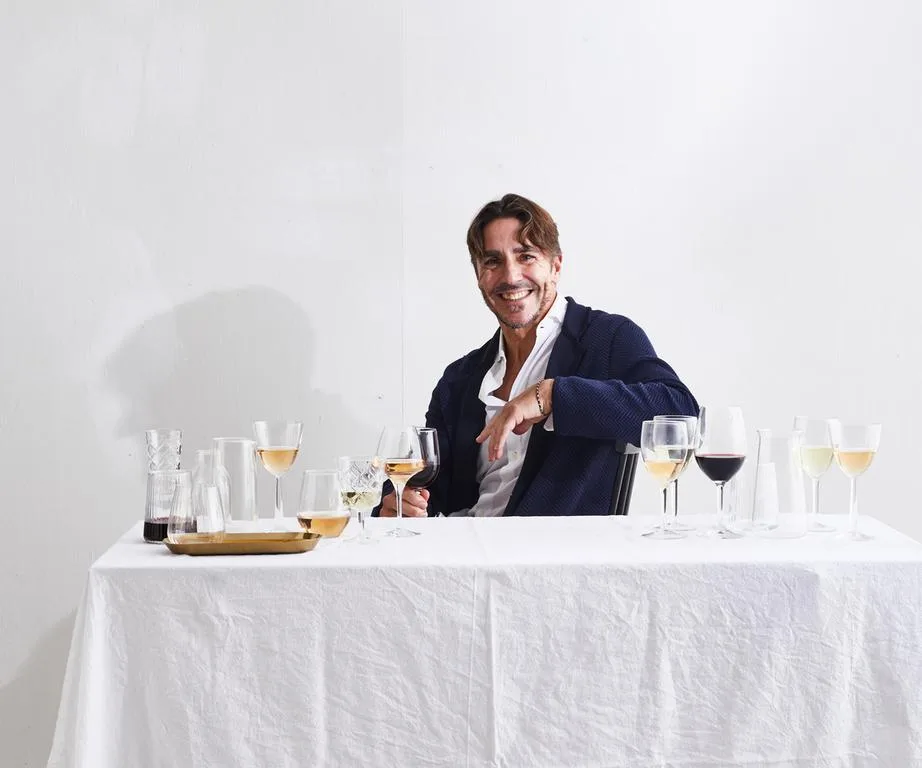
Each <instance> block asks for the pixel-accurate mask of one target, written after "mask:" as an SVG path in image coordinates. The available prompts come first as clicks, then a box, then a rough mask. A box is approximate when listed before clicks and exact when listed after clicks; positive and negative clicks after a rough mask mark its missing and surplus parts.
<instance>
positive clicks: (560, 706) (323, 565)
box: [50, 517, 922, 768]
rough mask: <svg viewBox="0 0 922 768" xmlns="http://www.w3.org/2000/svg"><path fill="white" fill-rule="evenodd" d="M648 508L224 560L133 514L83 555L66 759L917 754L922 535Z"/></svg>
mask: <svg viewBox="0 0 922 768" xmlns="http://www.w3.org/2000/svg"><path fill="white" fill-rule="evenodd" d="M837 521H841V520H840V519H837ZM647 522H649V521H644V520H641V519H632V518H627V519H623V518H611V517H592V518H533V519H522V518H499V519H469V518H460V519H454V518H452V519H438V520H420V521H411V522H410V523H408V524H410V525H414V526H416V527H418V528H419V529H421V530H424V531H425V534H424V535H423V536H417V537H414V538H411V539H388V540H386V541H384V542H382V543H380V544H378V545H377V546H360V545H356V544H350V543H338V542H332V541H324V542H322V543H321V546H319V547H318V548H317V549H316V550H315V551H313V552H310V553H305V554H302V555H283V556H275V557H266V556H263V557H223V558H190V557H182V556H175V555H171V554H170V553H169V552H168V551H167V550H166V549H165V548H164V547H162V546H158V545H151V544H145V543H142V542H141V541H140V538H141V533H140V527H138V528H137V529H134V530H132V531H130V532H129V533H128V534H126V536H125V537H124V538H123V539H121V540H120V541H119V542H117V543H116V544H115V545H114V546H113V547H112V548H111V549H110V550H109V551H108V552H107V553H106V554H105V555H103V556H102V557H101V558H100V559H99V560H98V561H97V562H96V563H95V564H94V565H93V566H92V568H91V569H90V572H89V577H88V583H87V589H86V593H85V599H84V603H83V605H82V608H81V610H80V611H79V615H78V619H77V625H76V628H75V632H74V640H73V645H72V649H71V655H70V659H69V662H68V667H67V676H66V680H65V687H64V693H63V697H62V702H61V709H60V713H59V718H58V724H57V730H56V733H55V741H54V747H53V750H52V756H51V761H50V765H52V766H85V767H86V768H143V767H145V766H168V767H169V768H193V767H196V766H253V767H258V768H279V767H282V766H350V767H351V766H374V767H375V768H385V767H386V766H405V767H407V768H418V767H419V768H423V767H428V766H451V767H452V768H454V767H456V766H457V767H461V766H465V767H468V768H473V767H476V766H502V767H504V768H505V767H509V768H525V767H527V766H547V767H548V768H550V767H553V768H581V767H585V768H589V766H594V767H600V766H630V768H646V767H647V766H657V767H658V768H661V767H663V766H675V767H677V768H711V767H712V766H713V767H717V766H720V767H721V768H729V766H746V767H747V768H768V767H769V766H770V767H771V768H780V767H781V766H785V767H790V768H795V767H796V768H807V767H808V766H817V767H819V766H822V767H823V768H833V767H836V768H838V767H839V766H843V767H844V766H861V767H864V766H886V767H887V768H909V767H910V766H919V765H922V733H920V727H922V547H920V546H919V545H918V544H916V543H915V542H913V541H912V540H910V539H908V538H906V537H904V536H902V535H900V534H898V533H896V532H895V531H893V530H892V529H889V528H887V527H886V526H884V525H883V524H881V523H878V522H876V521H874V520H869V519H866V520H864V521H863V528H864V530H865V531H867V532H868V533H871V534H873V535H875V537H876V538H875V540H874V541H871V542H867V543H861V544H858V543H848V542H837V541H833V540H832V539H830V538H829V537H828V536H821V535H815V536H811V537H807V538H803V539H798V540H787V541H765V540H759V539H754V538H747V539H744V540H741V541H711V540H707V539H702V538H689V539H686V540H683V541H677V542H673V541H669V542H656V541H649V540H646V539H641V538H640V537H639V536H638V532H639V530H641V529H642V528H643V527H644V525H645V524H646V523H647ZM373 523H374V524H375V525H377V526H379V527H386V526H388V525H390V523H389V522H388V521H373Z"/></svg>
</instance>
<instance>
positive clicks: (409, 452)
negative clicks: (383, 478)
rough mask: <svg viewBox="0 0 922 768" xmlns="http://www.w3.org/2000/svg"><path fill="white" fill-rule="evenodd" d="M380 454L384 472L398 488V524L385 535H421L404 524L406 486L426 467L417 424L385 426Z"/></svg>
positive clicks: (380, 441)
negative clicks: (404, 493)
mask: <svg viewBox="0 0 922 768" xmlns="http://www.w3.org/2000/svg"><path fill="white" fill-rule="evenodd" d="M376 455H377V456H378V459H379V460H380V461H381V463H382V464H383V465H384V474H385V475H387V477H388V479H389V480H390V481H391V483H392V484H393V486H394V492H395V493H396V494H397V525H396V526H395V527H393V528H392V529H391V530H389V531H388V532H387V533H386V534H385V535H386V536H398V537H405V536H418V535H419V531H413V530H410V529H409V528H402V527H401V526H400V521H401V520H402V519H403V489H404V488H405V487H406V484H407V481H408V480H409V479H410V478H411V477H413V475H415V474H417V473H419V472H422V471H423V469H425V467H426V463H425V461H424V460H423V455H422V449H421V448H420V445H419V434H418V433H417V431H416V428H415V427H385V428H384V429H383V430H382V431H381V438H380V439H379V440H378V452H377V454H376Z"/></svg>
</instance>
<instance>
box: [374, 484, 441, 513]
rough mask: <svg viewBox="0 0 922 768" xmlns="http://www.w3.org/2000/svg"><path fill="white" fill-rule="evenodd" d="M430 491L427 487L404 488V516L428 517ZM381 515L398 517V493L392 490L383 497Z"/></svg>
mask: <svg viewBox="0 0 922 768" xmlns="http://www.w3.org/2000/svg"><path fill="white" fill-rule="evenodd" d="M428 506H429V491H427V490H426V489H425V488H404V489H403V516H404V517H428V516H429V512H428V511H427V508H428ZM380 514H381V517H397V494H396V493H395V492H394V491H391V492H390V493H389V494H387V496H385V497H384V498H383V499H381V512H380Z"/></svg>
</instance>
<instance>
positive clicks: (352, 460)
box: [339, 456, 385, 544]
mask: <svg viewBox="0 0 922 768" xmlns="http://www.w3.org/2000/svg"><path fill="white" fill-rule="evenodd" d="M384 479H385V478H384V467H383V466H382V464H381V462H380V461H378V458H377V457H376V456H340V457H339V484H340V488H341V492H342V497H343V506H345V507H346V509H348V510H349V512H350V513H351V512H355V516H356V519H357V520H358V523H359V532H358V534H356V535H355V536H353V537H352V539H349V540H350V541H352V540H355V541H356V542H358V543H359V544H371V543H372V542H373V541H374V539H372V538H371V536H370V535H369V534H368V531H367V527H366V522H367V518H368V513H369V512H371V510H372V509H374V508H375V507H376V506H377V505H378V504H380V503H381V487H382V485H383V484H384Z"/></svg>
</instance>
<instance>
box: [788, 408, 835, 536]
mask: <svg viewBox="0 0 922 768" xmlns="http://www.w3.org/2000/svg"><path fill="white" fill-rule="evenodd" d="M794 429H795V430H796V431H799V432H801V433H802V434H803V438H802V443H801V446H800V466H801V468H802V469H803V471H804V474H805V475H806V476H807V477H809V478H810V483H811V485H812V490H813V493H812V506H811V507H810V515H809V517H808V518H807V532H808V533H830V532H831V531H834V530H835V527H834V526H832V525H827V524H826V523H821V522H820V518H819V514H820V478H821V477H822V476H823V475H824V474H825V473H826V470H827V469H829V465H830V464H832V435H831V434H830V431H829V420H828V419H811V418H808V417H806V416H797V417H796V418H795V419H794Z"/></svg>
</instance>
